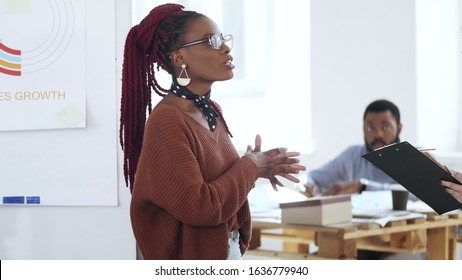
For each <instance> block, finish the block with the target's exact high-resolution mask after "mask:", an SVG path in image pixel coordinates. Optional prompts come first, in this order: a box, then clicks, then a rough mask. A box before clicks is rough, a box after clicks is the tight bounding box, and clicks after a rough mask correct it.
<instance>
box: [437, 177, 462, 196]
mask: <svg viewBox="0 0 462 280" xmlns="http://www.w3.org/2000/svg"><path fill="white" fill-rule="evenodd" d="M451 174H452V176H453V177H454V178H456V179H457V180H458V181H459V182H462V173H459V172H456V171H453V170H451ZM440 184H441V185H442V186H444V187H446V192H447V193H449V194H450V195H452V196H453V197H454V198H455V199H457V201H459V202H460V203H462V185H460V184H456V183H452V182H448V181H441V182H440Z"/></svg>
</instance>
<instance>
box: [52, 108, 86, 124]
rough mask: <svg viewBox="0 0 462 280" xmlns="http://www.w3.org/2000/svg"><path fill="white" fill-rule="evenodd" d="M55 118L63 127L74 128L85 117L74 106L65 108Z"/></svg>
mask: <svg viewBox="0 0 462 280" xmlns="http://www.w3.org/2000/svg"><path fill="white" fill-rule="evenodd" d="M55 116H56V118H57V119H58V120H60V121H61V122H62V123H63V124H64V125H65V126H76V125H77V124H78V123H80V122H81V121H84V120H85V115H84V114H83V113H82V112H81V111H80V110H79V109H78V108H77V107H76V106H75V105H74V104H71V105H69V106H67V107H66V108H64V109H63V110H62V111H60V112H58V113H57V114H56V115H55Z"/></svg>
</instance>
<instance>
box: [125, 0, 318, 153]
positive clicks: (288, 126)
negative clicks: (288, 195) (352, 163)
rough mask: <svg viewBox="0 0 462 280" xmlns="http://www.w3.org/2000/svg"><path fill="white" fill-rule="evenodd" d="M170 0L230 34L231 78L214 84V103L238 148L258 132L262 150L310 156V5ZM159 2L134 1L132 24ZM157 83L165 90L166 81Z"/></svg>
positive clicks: (266, 0) (264, 0)
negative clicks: (284, 150) (298, 152)
mask: <svg viewBox="0 0 462 280" xmlns="http://www.w3.org/2000/svg"><path fill="white" fill-rule="evenodd" d="M172 2H176V3H179V4H182V5H183V6H185V7H186V9H188V10H196V11H198V12H200V13H203V14H205V15H207V16H209V17H210V18H212V19H213V20H214V21H215V22H216V23H217V24H218V26H219V27H220V29H221V30H222V32H223V33H224V34H228V33H229V34H232V35H233V36H234V47H233V50H232V52H231V54H232V55H233V57H234V61H233V63H234V64H235V65H236V68H235V71H234V73H235V76H234V78H233V79H232V80H231V81H226V82H217V83H215V84H214V86H213V90H212V99H213V100H215V101H217V102H218V103H219V104H220V105H221V107H222V108H223V114H224V116H225V119H226V121H227V123H228V125H229V127H230V130H231V133H233V135H234V138H233V142H234V144H235V146H236V148H237V149H238V150H245V149H246V147H247V145H248V144H251V145H252V146H254V139H255V135H256V134H257V133H259V134H260V135H261V136H262V145H263V146H262V149H264V150H266V149H270V148H273V147H280V146H284V147H287V148H288V149H289V150H292V151H293V150H296V151H300V152H303V153H309V152H311V150H312V144H311V142H312V140H311V121H310V118H311V115H310V106H311V105H310V19H309V15H310V10H309V1H298V0H286V1H277V0H252V1H245V0H233V1H229V0H184V1H172ZM162 3H164V2H162V1H133V2H132V7H133V10H132V12H133V13H132V14H133V18H132V19H133V20H132V22H133V24H137V23H139V22H140V21H141V19H143V18H144V17H145V16H146V15H147V14H148V12H149V11H150V10H151V9H152V8H153V7H155V6H157V5H159V4H162ZM159 81H160V82H161V84H162V85H164V87H168V84H169V83H170V77H168V75H165V77H163V78H162V79H159Z"/></svg>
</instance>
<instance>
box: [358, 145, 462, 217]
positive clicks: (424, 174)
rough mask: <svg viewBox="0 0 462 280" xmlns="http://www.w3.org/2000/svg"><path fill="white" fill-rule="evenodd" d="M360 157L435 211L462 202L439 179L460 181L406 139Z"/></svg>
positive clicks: (450, 209)
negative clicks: (447, 190)
mask: <svg viewBox="0 0 462 280" xmlns="http://www.w3.org/2000/svg"><path fill="white" fill-rule="evenodd" d="M362 157H363V158H365V159H366V160H368V161H370V162H371V163H372V164H374V165H375V166H377V167H378V168H379V169H381V170H382V171H383V172H385V173H386V174H388V176H390V177H391V178H393V179H394V180H395V181H396V182H398V183H399V184H401V185H402V186H403V187H405V188H406V189H407V190H408V191H409V192H411V193H413V194H414V195H415V196H416V197H418V198H419V199H421V200H422V201H423V202H425V203H426V204H428V206H430V207H431V208H432V209H433V210H435V212H437V213H438V214H440V215H441V214H443V213H446V212H449V211H452V210H456V209H460V208H462V203H460V202H459V201H457V200H456V199H455V198H454V197H453V196H452V195H451V194H449V193H447V192H446V191H445V190H446V188H445V187H443V186H441V184H440V182H441V181H448V182H453V183H456V184H461V183H460V182H459V181H458V180H457V179H456V178H454V177H453V176H452V173H451V172H450V171H449V170H448V169H447V167H445V166H443V165H441V164H440V163H438V162H437V161H436V160H435V159H434V158H433V157H432V156H431V155H430V154H428V153H425V152H421V151H419V150H418V149H416V148H415V147H414V146H412V145H411V144H409V143H408V142H406V141H404V142H401V143H395V144H392V145H388V146H384V147H382V148H380V149H377V150H374V151H372V152H370V153H367V154H365V155H363V156H362Z"/></svg>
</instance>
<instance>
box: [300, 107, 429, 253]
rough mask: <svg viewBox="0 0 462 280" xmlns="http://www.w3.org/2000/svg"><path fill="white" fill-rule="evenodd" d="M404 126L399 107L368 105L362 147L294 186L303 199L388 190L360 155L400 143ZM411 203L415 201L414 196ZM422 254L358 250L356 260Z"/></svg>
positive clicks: (380, 175)
mask: <svg viewBox="0 0 462 280" xmlns="http://www.w3.org/2000/svg"><path fill="white" fill-rule="evenodd" d="M402 128H403V125H402V124H401V116H400V112H399V109H398V107H397V106H396V105H395V104H394V103H392V102H390V101H388V100H384V99H380V100H376V101H373V102H372V103H370V104H369V105H368V106H367V107H366V110H365V111H364V115H363V132H364V144H361V145H352V146H349V147H348V148H346V149H345V150H344V151H343V152H342V153H340V154H339V155H338V156H337V157H336V158H334V159H333V160H331V161H329V162H328V163H326V164H325V165H323V166H321V167H320V168H318V169H314V170H312V171H310V172H309V173H308V174H307V180H306V182H305V183H304V184H300V183H299V184H297V185H296V186H297V187H298V188H299V191H300V192H302V193H303V194H305V195H306V196H318V195H324V196H325V195H339V194H355V193H361V192H362V191H365V190H367V191H380V190H389V189H390V187H391V186H392V185H393V184H396V181H394V180H393V179H392V178H391V177H389V176H388V175H387V174H385V173H384V172H383V171H381V170H380V169H378V168H377V167H375V166H374V165H373V164H372V163H370V162H369V161H367V160H366V159H364V158H363V157H362V155H364V154H366V153H368V152H370V151H373V150H375V149H378V148H381V147H383V146H385V145H390V144H393V143H397V142H400V139H399V134H400V133H401V130H402ZM409 197H410V199H412V200H415V199H416V197H415V196H414V195H413V194H409ZM424 257H425V255H424V254H391V253H383V252H374V251H366V250H358V256H357V258H358V259H423V258H424Z"/></svg>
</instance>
